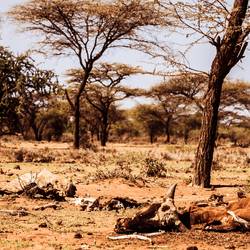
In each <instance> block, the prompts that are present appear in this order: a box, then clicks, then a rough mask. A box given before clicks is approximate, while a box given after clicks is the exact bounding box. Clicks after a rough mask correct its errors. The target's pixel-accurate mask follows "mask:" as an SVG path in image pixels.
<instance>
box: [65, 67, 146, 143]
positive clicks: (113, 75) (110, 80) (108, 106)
mask: <svg viewBox="0 0 250 250" xmlns="http://www.w3.org/2000/svg"><path fill="white" fill-rule="evenodd" d="M139 73H145V72H144V71H143V70H141V69H140V68H139V67H132V66H129V65H125V64H122V63H98V64H96V66H95V67H94V68H93V70H92V71H91V73H90V76H89V78H88V83H87V85H86V87H85V89H84V90H83V95H82V96H83V98H85V99H86V100H87V101H88V102H89V103H90V104H91V106H92V107H93V109H95V110H96V112H97V113H99V114H100V117H101V121H100V128H101V131H100V132H101V145H102V146H106V142H107V139H108V132H109V129H110V125H111V123H112V119H111V113H112V112H111V111H112V110H113V111H114V110H115V104H116V103H117V102H118V101H122V100H124V99H125V98H128V97H131V96H138V95H140V92H141V91H140V90H139V89H131V88H128V87H124V86H122V85H121V82H122V81H123V80H124V79H126V78H128V77H130V76H132V75H135V74H139ZM82 74H84V72H83V71H82V70H81V69H72V70H70V71H68V73H67V76H69V77H71V78H70V80H69V83H74V84H76V85H75V86H77V85H78V84H81V79H82ZM77 89H78V87H77Z"/></svg>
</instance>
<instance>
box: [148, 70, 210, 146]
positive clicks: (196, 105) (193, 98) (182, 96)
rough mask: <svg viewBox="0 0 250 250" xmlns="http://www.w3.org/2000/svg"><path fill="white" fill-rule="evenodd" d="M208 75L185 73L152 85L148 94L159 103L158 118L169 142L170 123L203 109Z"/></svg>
mask: <svg viewBox="0 0 250 250" xmlns="http://www.w3.org/2000/svg"><path fill="white" fill-rule="evenodd" d="M206 83H207V77H206V76H204V75H199V74H183V75H181V76H175V77H170V78H169V79H167V80H164V81H162V82H161V83H159V84H156V85H154V86H152V87H151V88H150V89H149V91H147V93H146V96H147V97H149V98H153V100H154V101H155V102H156V103H157V104H158V105H159V107H158V109H160V110H161V111H162V112H160V113H159V112H158V117H157V119H158V120H159V121H160V122H161V123H162V124H163V126H165V129H166V134H167V142H169V140H170V123H171V122H172V120H173V119H177V118H178V117H180V116H183V115H185V116H186V115H187V114H188V113H189V115H192V114H194V113H196V112H197V111H200V110H202V109H203V107H202V98H201V97H202V96H203V94H204V86H206Z"/></svg>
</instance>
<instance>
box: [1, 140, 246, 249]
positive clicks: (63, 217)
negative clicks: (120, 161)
mask: <svg viewBox="0 0 250 250" xmlns="http://www.w3.org/2000/svg"><path fill="white" fill-rule="evenodd" d="M50 145H51V144H50ZM43 146H44V145H43ZM54 146H55V145H54ZM30 147H38V145H31V144H30V145H29V148H30ZM61 147H62V148H67V144H62V145H61V144H60V145H57V148H61ZM121 148H122V147H120V149H121ZM123 150H124V147H123ZM126 150H149V148H148V147H145V148H144V149H138V147H136V148H131V147H128V148H126ZM154 150H157V149H156V148H154ZM160 150H162V148H161V149H160ZM16 165H17V163H1V169H2V170H3V171H2V172H3V173H7V172H8V170H9V172H11V173H12V174H13V175H7V174H0V188H1V187H3V186H4V185H5V184H6V183H7V182H10V181H11V180H13V179H14V178H15V177H16V176H17V175H21V174H24V173H27V172H30V171H32V172H35V171H38V170H41V169H43V168H48V169H50V171H52V172H53V173H55V174H58V175H60V176H62V177H66V176H69V175H70V176H71V177H72V178H73V181H74V182H75V184H76V187H77V192H76V194H77V196H78V197H88V196H90V197H95V198H97V197H99V196H107V197H117V196H118V197H129V198H131V199H134V200H136V201H138V202H148V203H152V202H156V201H161V198H162V197H163V195H164V194H165V193H166V192H167V190H168V187H170V185H171V184H173V183H177V184H178V185H177V189H176V193H175V205H176V206H177V207H179V208H180V209H181V208H184V207H187V206H189V205H190V204H191V203H192V202H195V201H204V200H208V198H209V197H210V196H211V195H212V194H214V193H216V194H223V195H224V201H231V200H235V199H238V197H237V190H238V189H239V186H240V185H245V184H246V181H245V178H243V177H245V175H246V174H247V173H246V171H245V172H242V173H239V172H237V176H236V175H232V173H231V172H230V174H229V172H223V173H220V176H223V177H221V178H214V177H213V178H212V183H211V184H212V185H213V187H214V188H212V189H202V188H199V187H192V186H189V185H187V183H186V181H185V180H184V178H180V177H178V176H173V175H172V176H167V177H165V178H159V179H157V180H155V179H154V178H152V177H150V178H149V177H147V178H146V180H147V182H146V183H144V184H143V183H139V182H138V183H133V182H131V181H129V180H125V179H124V178H112V179H106V180H98V181H94V182H92V181H86V180H83V179H84V178H83V176H84V175H86V172H85V171H83V172H81V171H79V169H78V170H76V171H73V170H72V171H68V172H67V171H61V164H56V163H54V164H53V167H52V166H51V165H50V164H48V163H36V164H32V163H24V162H22V163H18V165H19V166H20V169H15V168H14V167H15V166H16ZM81 167H82V168H84V166H81ZM183 176H184V174H183ZM246 195H247V196H249V194H248V193H246ZM70 200H71V199H70V198H67V200H66V202H60V205H61V208H59V209H53V208H48V209H45V210H34V208H35V207H37V206H42V205H45V204H49V203H52V202H53V201H51V200H48V199H42V198H35V199H28V198H26V197H23V196H22V195H16V194H11V195H3V196H1V197H0V210H25V211H26V212H28V215H27V216H18V215H16V216H13V215H11V214H9V213H6V212H4V211H0V218H1V220H0V249H187V248H188V247H191V246H196V247H197V248H198V249H199V250H201V249H204V250H205V249H213V250H219V249H250V237H249V236H250V233H249V232H243V231H242V232H207V231H204V230H202V229H192V230H190V231H189V232H187V233H178V232H166V233H165V234H163V235H161V236H154V237H151V239H152V242H153V244H150V243H149V242H148V241H142V240H139V239H124V240H118V241H112V240H110V239H107V236H117V234H116V233H115V232H114V231H113V228H114V225H115V222H116V220H117V219H118V218H120V217H126V216H129V215H131V214H133V213H134V212H137V211H138V210H139V209H135V208H132V209H126V210H118V211H91V212H87V211H79V210H78V208H77V207H76V206H75V204H73V203H70Z"/></svg>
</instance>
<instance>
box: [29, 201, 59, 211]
mask: <svg viewBox="0 0 250 250" xmlns="http://www.w3.org/2000/svg"><path fill="white" fill-rule="evenodd" d="M60 207H61V205H60V204H57V203H50V204H47V205H43V206H38V207H34V208H33V209H34V210H44V209H46V208H54V209H57V208H60Z"/></svg>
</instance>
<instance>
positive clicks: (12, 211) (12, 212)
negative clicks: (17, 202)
mask: <svg viewBox="0 0 250 250" xmlns="http://www.w3.org/2000/svg"><path fill="white" fill-rule="evenodd" d="M0 213H8V214H10V215H13V216H16V215H18V216H26V215H29V214H31V213H28V212H25V211H23V210H0Z"/></svg>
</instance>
